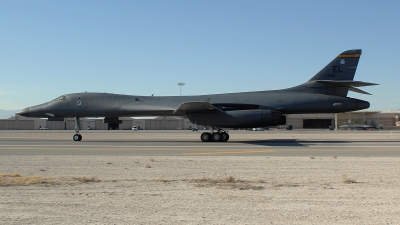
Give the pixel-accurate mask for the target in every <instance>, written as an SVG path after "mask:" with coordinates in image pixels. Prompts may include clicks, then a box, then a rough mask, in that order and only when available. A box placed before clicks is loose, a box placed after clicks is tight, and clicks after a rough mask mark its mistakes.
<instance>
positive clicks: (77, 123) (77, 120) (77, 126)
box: [72, 117, 82, 141]
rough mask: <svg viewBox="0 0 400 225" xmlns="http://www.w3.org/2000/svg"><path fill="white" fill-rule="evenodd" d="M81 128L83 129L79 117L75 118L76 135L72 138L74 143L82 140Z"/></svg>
mask: <svg viewBox="0 0 400 225" xmlns="http://www.w3.org/2000/svg"><path fill="white" fill-rule="evenodd" d="M80 127H81V121H80V120H79V117H75V134H74V136H73V137H72V139H73V140H74V141H81V140H82V135H81V134H80V133H79V129H80Z"/></svg>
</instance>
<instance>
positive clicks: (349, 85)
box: [316, 80, 378, 95]
mask: <svg viewBox="0 0 400 225" xmlns="http://www.w3.org/2000/svg"><path fill="white" fill-rule="evenodd" d="M316 82H317V83H321V84H326V85H329V86H333V87H337V88H346V89H348V90H349V91H353V92H357V93H360V94H366V95H371V94H370V93H368V92H366V91H363V90H360V89H358V88H356V87H365V86H372V85H378V84H374V83H368V82H362V81H352V80H316Z"/></svg>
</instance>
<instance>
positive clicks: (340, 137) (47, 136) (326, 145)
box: [0, 130, 400, 157]
mask: <svg viewBox="0 0 400 225" xmlns="http://www.w3.org/2000/svg"><path fill="white" fill-rule="evenodd" d="M81 134H82V136H83V140H82V141H81V142H74V141H73V140H72V135H73V131H0V154H1V155H109V156H117V155H127V156H128V155H131V156H224V155H251V156H308V157H312V156H314V157H318V156H348V157H399V156H400V131H390V130H389V131H386V130H383V131H326V130H297V131H280V130H274V131H261V132H257V131H230V132H229V134H230V140H229V141H228V142H210V143H203V142H201V141H200V138H199V137H200V134H201V132H192V131H137V132H135V131H82V132H81Z"/></svg>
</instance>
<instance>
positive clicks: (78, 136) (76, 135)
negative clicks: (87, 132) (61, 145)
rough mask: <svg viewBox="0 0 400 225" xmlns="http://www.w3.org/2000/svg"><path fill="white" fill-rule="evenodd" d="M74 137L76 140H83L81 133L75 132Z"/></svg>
mask: <svg viewBox="0 0 400 225" xmlns="http://www.w3.org/2000/svg"><path fill="white" fill-rule="evenodd" d="M72 139H73V140H74V141H81V140H82V135H80V134H75V135H74V136H73V137H72Z"/></svg>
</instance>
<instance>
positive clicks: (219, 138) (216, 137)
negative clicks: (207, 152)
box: [212, 133, 223, 142]
mask: <svg viewBox="0 0 400 225" xmlns="http://www.w3.org/2000/svg"><path fill="white" fill-rule="evenodd" d="M212 139H213V141H215V142H219V141H222V140H223V137H222V134H221V133H213V135H212Z"/></svg>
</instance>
